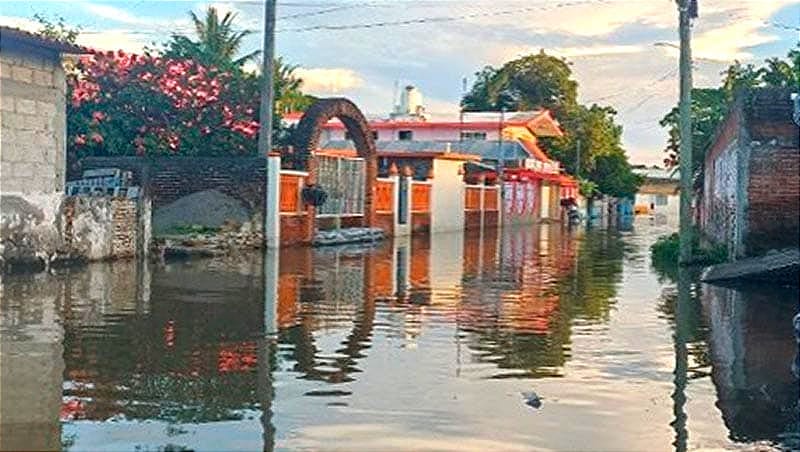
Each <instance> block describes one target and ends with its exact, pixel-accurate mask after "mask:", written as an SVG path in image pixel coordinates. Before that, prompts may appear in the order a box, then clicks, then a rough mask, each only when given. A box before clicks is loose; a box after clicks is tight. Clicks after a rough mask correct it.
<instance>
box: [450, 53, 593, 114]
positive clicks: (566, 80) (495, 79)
mask: <svg viewBox="0 0 800 452" xmlns="http://www.w3.org/2000/svg"><path fill="white" fill-rule="evenodd" d="M475 75H476V78H477V79H476V81H475V84H474V85H473V87H472V89H471V90H470V91H469V93H467V94H466V95H465V96H464V99H462V101H461V105H462V107H463V108H464V109H465V110H466V111H499V110H502V109H504V108H505V109H506V110H532V109H535V108H547V109H550V110H553V111H554V112H556V113H557V114H559V113H561V112H563V111H564V110H565V109H567V108H569V107H572V106H574V105H576V103H577V100H576V99H577V92H578V91H577V90H578V82H576V81H575V80H573V79H572V78H571V77H572V70H571V69H570V67H569V62H567V60H564V59H562V58H557V57H554V56H551V55H547V54H546V53H545V52H544V50H542V51H541V52H539V53H538V54H535V55H528V56H524V57H521V58H518V59H516V60H513V61H509V62H507V63H505V64H504V65H503V67H501V68H500V69H495V68H493V67H491V66H487V67H485V68H484V69H483V70H482V71H481V72H478V73H476V74H475Z"/></svg>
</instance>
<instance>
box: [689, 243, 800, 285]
mask: <svg viewBox="0 0 800 452" xmlns="http://www.w3.org/2000/svg"><path fill="white" fill-rule="evenodd" d="M701 280H702V281H703V282H721V283H722V282H727V283H735V282H737V281H742V282H745V281H765V282H774V283H777V284H791V285H800V249H797V248H787V249H783V250H776V251H770V252H769V253H767V254H766V255H764V256H758V257H750V258H746V259H741V260H738V261H735V262H729V263H725V264H719V265H713V266H711V267H709V268H707V269H706V270H705V271H704V272H703V275H702V277H701Z"/></svg>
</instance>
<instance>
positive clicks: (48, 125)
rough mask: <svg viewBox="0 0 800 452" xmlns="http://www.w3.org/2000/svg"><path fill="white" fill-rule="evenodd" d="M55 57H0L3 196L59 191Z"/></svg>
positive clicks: (11, 53) (32, 52)
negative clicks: (6, 194) (5, 194)
mask: <svg viewBox="0 0 800 452" xmlns="http://www.w3.org/2000/svg"><path fill="white" fill-rule="evenodd" d="M60 61H61V60H60V58H59V56H58V55H57V54H54V53H49V52H46V51H44V50H38V51H37V50H36V49H33V48H31V49H28V50H26V51H25V52H20V51H19V50H18V49H14V48H10V47H4V48H3V49H2V51H0V78H2V81H0V108H2V115H1V116H0V123H2V132H0V148H2V150H3V152H2V153H0V166H2V179H0V191H2V192H3V193H53V192H56V191H63V189H64V172H65V167H66V157H65V156H66V148H65V141H66V103H65V93H66V84H65V79H64V70H63V69H62V68H61V62H60Z"/></svg>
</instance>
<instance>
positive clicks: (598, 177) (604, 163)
mask: <svg viewBox="0 0 800 452" xmlns="http://www.w3.org/2000/svg"><path fill="white" fill-rule="evenodd" d="M590 178H591V180H593V181H595V182H596V183H597V189H598V190H600V192H601V193H605V194H607V195H610V196H614V197H617V198H633V197H634V196H635V195H636V192H637V190H638V189H639V186H640V185H641V184H642V181H643V178H642V177H641V176H639V175H638V174H635V173H634V172H633V171H631V166H630V163H628V157H627V156H626V155H625V154H624V153H622V152H613V153H610V154H605V155H600V156H597V158H596V159H595V166H594V169H593V170H592V171H591V173H590Z"/></svg>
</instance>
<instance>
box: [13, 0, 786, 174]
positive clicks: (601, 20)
mask: <svg viewBox="0 0 800 452" xmlns="http://www.w3.org/2000/svg"><path fill="white" fill-rule="evenodd" d="M277 3H278V10H277V17H278V19H277V25H276V28H277V37H276V53H277V55H280V56H282V57H283V58H284V59H285V60H286V61H287V62H289V63H291V64H294V65H297V66H298V69H297V74H298V75H300V76H301V77H302V78H303V80H304V91H306V92H308V93H310V94H315V95H319V96H331V95H336V96H345V97H349V98H351V99H352V100H353V101H355V102H356V104H357V105H359V106H360V107H361V108H362V110H364V111H365V112H366V113H367V114H368V115H372V116H385V115H386V114H388V112H389V111H390V110H391V108H392V104H393V100H394V93H395V86H396V85H399V86H404V85H407V84H413V85H415V86H416V87H418V88H419V89H420V90H421V91H422V93H423V95H424V97H425V102H424V103H425V105H426V108H427V110H428V111H429V112H432V113H434V114H448V113H450V114H455V113H457V111H458V102H459V100H460V98H461V94H462V79H463V78H464V77H467V79H468V83H470V84H471V82H472V81H473V80H474V73H475V72H477V71H478V70H480V69H481V68H483V67H484V66H486V65H494V66H498V65H502V63H503V62H505V61H508V60H510V59H514V58H516V57H519V56H522V55H526V54H530V53H534V52H539V50H540V49H544V50H545V51H546V52H547V53H550V54H553V55H557V56H561V57H564V58H567V59H568V60H569V61H570V62H571V63H572V69H573V72H574V77H575V79H576V80H577V81H578V83H579V85H580V86H579V98H580V100H581V101H582V102H587V103H588V102H597V103H599V104H603V105H610V106H612V107H614V108H615V109H616V110H617V111H618V112H619V115H618V121H619V122H620V123H621V124H622V126H623V128H624V129H623V130H624V132H623V145H624V146H625V148H626V150H627V151H628V153H629V155H630V157H631V161H632V162H633V163H645V164H657V163H660V162H661V161H662V160H663V152H662V149H663V148H664V144H665V142H666V132H665V130H664V129H663V128H661V127H660V126H659V125H658V120H659V119H660V118H661V117H663V116H664V114H665V113H667V112H668V111H669V110H670V108H671V107H672V106H673V105H674V104H675V103H676V100H677V96H678V75H677V74H678V70H677V65H678V53H677V49H676V48H675V46H676V44H677V15H678V13H677V9H676V7H675V1H674V0H471V1H470V0H413V1H412V0H374V1H357V0H277ZM699 4H700V17H699V18H698V19H697V20H696V21H695V23H694V26H693V30H692V33H693V43H692V44H693V56H694V83H695V86H699V87H705V86H717V85H718V84H719V81H720V79H721V76H720V72H721V71H722V70H724V69H725V68H726V67H727V66H728V65H729V64H730V63H732V62H733V61H734V60H740V61H742V62H746V63H750V62H752V63H759V62H761V61H763V60H764V59H765V58H769V57H785V56H786V54H787V52H788V51H789V49H791V48H792V47H793V46H795V45H796V43H797V42H798V39H800V31H798V28H800V0H699ZM209 5H213V6H215V7H217V8H218V9H219V10H220V11H221V12H227V11H231V12H234V13H236V14H237V15H238V16H237V24H238V27H239V28H240V29H246V30H253V33H252V35H250V36H248V38H247V40H246V42H245V45H244V47H243V49H242V51H243V52H249V51H251V50H257V49H260V48H261V40H262V35H261V30H262V27H263V1H260V0H243V1H228V2H209V1H205V2H204V1H147V0H139V1H136V0H132V1H125V2H121V1H118V2H114V1H103V2H100V1H69V2H39V1H24V2H22V1H20V2H16V1H2V2H0V24H3V25H10V26H15V27H19V28H23V29H36V27H37V24H36V23H35V22H34V21H32V20H31V19H32V17H33V15H34V14H36V13H39V14H44V15H46V16H49V17H50V18H53V17H57V16H60V17H63V18H64V19H65V21H66V22H67V23H68V24H71V25H76V26H80V27H81V28H82V33H81V35H80V37H79V43H81V44H83V45H87V46H92V47H95V48H101V49H120V48H121V49H124V50H128V51H141V50H142V49H143V48H144V47H145V46H148V45H149V46H153V45H154V44H155V45H157V44H158V43H159V42H163V41H165V40H167V39H169V37H170V35H171V34H172V33H176V32H177V33H184V34H191V32H192V28H191V26H190V20H189V14H188V13H189V11H195V12H202V11H203V10H204V9H205V8H206V7H208V6H209ZM386 22H389V24H384V25H377V26H376V25H375V24H379V23H386ZM396 22H412V23H405V24H397V23H396ZM364 25H371V26H370V27H362V26H364ZM340 26H344V27H343V28H341V27H340ZM337 27H338V29H337Z"/></svg>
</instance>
